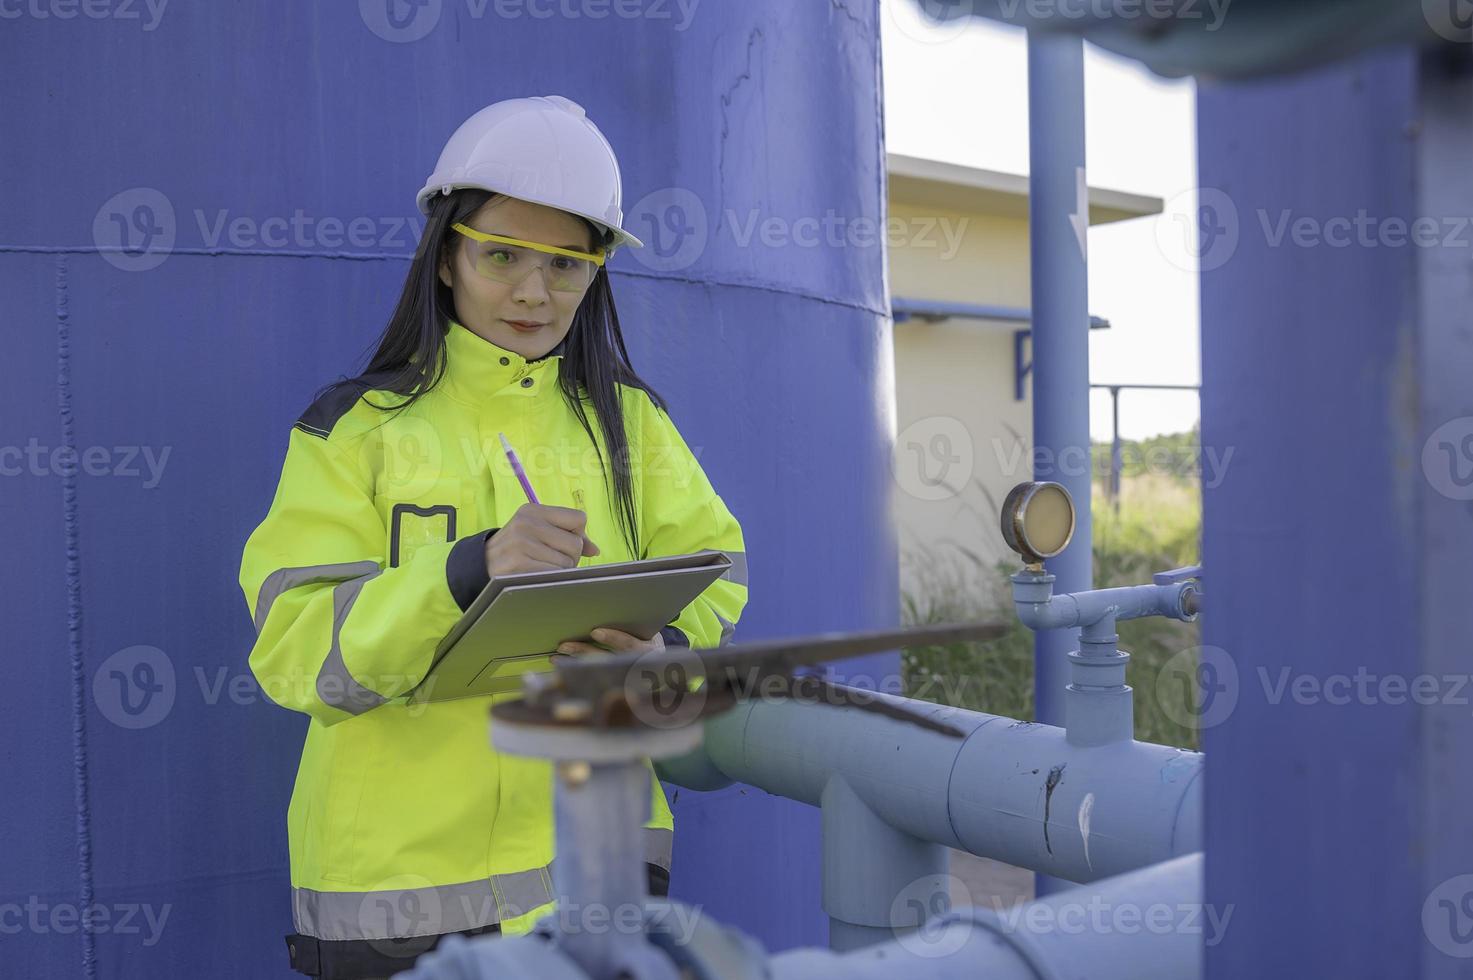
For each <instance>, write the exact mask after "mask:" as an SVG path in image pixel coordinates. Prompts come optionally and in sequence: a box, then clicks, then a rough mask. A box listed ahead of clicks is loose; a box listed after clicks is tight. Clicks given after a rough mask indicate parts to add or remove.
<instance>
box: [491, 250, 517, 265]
mask: <svg viewBox="0 0 1473 980" xmlns="http://www.w3.org/2000/svg"><path fill="white" fill-rule="evenodd" d="M486 258H487V259H488V260H489V261H491V262H492V263H494V264H495V265H510V264H511V263H512V261H513V260H515V258H516V256H514V255H512V253H511V252H509V251H507V250H506V249H504V248H496V249H492V250H491V251H489V252H487V253H486Z"/></svg>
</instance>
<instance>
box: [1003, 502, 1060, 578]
mask: <svg viewBox="0 0 1473 980" xmlns="http://www.w3.org/2000/svg"><path fill="white" fill-rule="evenodd" d="M1072 537H1074V499H1073V498H1072V497H1070V496H1069V491H1068V490H1067V489H1065V488H1064V486H1063V484H1060V483H1020V484H1018V485H1017V486H1016V487H1013V489H1011V490H1009V491H1008V496H1007V499H1006V500H1004V501H1003V504H1002V539H1003V540H1004V541H1006V542H1007V545H1008V547H1009V548H1012V549H1013V550H1014V551H1016V552H1017V553H1018V554H1020V555H1022V556H1023V560H1024V561H1025V562H1027V563H1028V564H1029V565H1042V564H1043V560H1044V559H1045V558H1052V557H1054V555H1057V554H1058V553H1059V552H1061V551H1063V550H1064V549H1065V548H1066V547H1068V545H1069V539H1070V538H1072Z"/></svg>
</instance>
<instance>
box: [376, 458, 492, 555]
mask: <svg viewBox="0 0 1473 980" xmlns="http://www.w3.org/2000/svg"><path fill="white" fill-rule="evenodd" d="M466 503H467V502H466V500H465V498H464V495H463V492H462V488H461V486H460V482H459V481H457V480H441V481H437V482H436V484H435V485H434V486H433V487H432V488H428V489H426V490H425V491H424V492H423V493H419V494H415V495H414V499H412V500H401V499H394V498H392V497H390V498H383V499H381V500H380V501H379V502H378V506H379V512H380V513H381V514H383V516H384V527H385V532H386V539H385V541H384V549H385V550H384V554H385V555H386V556H387V558H388V567H389V568H398V567H399V566H401V565H407V564H409V562H410V560H411V559H413V557H414V553H415V552H416V551H418V550H419V549H420V548H422V547H424V546H425V545H428V544H445V543H447V542H450V541H454V540H456V539H457V538H458V537H460V536H461V535H463V534H467V533H469V532H470V531H471V530H473V529H472V528H471V527H470V515H469V514H467V512H466Z"/></svg>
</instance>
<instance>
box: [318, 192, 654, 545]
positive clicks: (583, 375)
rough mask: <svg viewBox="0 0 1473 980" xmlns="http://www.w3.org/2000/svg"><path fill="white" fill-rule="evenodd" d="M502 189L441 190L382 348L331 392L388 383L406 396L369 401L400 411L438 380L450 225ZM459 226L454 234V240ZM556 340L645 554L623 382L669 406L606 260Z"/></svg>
mask: <svg viewBox="0 0 1473 980" xmlns="http://www.w3.org/2000/svg"><path fill="white" fill-rule="evenodd" d="M499 196H501V195H497V194H493V193H491V192H489V191H483V190H475V189H461V190H457V191H454V192H452V193H451V194H448V195H437V196H436V197H435V198H434V202H433V204H432V206H431V209H430V214H429V219H428V221H427V222H426V223H425V229H424V233H423V234H422V235H421V236H420V239H419V245H418V247H417V248H416V249H415V252H414V260H413V262H411V263H410V266H409V273H408V275H406V276H405V279H404V291H403V292H402V293H400V294H399V302H398V304H397V305H396V306H395V307H394V312H393V315H391V316H390V317H389V323H388V326H386V327H385V328H384V332H383V334H382V336H381V337H380V338H379V341H378V345H377V349H376V350H375V351H374V353H373V355H372V357H370V358H369V361H368V366H367V367H366V368H364V369H363V371H362V373H360V374H359V375H358V376H357V377H354V378H346V379H343V380H341V381H337V382H335V383H333V384H331V385H328V386H327V388H326V389H324V391H330V390H332V389H333V388H336V387H339V386H341V385H356V386H358V387H359V388H361V389H363V390H364V391H365V392H366V391H367V390H370V389H371V390H374V391H391V392H394V393H395V394H397V395H400V396H404V400H402V401H396V403H395V404H393V405H375V404H374V403H373V402H372V401H369V404H370V405H373V407H374V408H377V409H380V410H384V411H393V412H396V413H397V412H399V411H402V410H404V409H405V408H408V407H409V406H410V405H412V404H413V403H414V402H416V401H418V400H419V399H420V398H422V397H424V396H425V395H426V394H428V393H429V392H430V391H431V390H433V389H434V388H435V386H436V385H438V384H439V383H440V381H441V379H442V378H443V377H444V374H445V368H446V358H445V356H444V353H445V333H446V331H447V330H448V329H449V325H450V320H451V319H452V318H453V317H454V315H455V302H454V297H453V293H452V292H451V290H450V288H449V287H447V286H446V285H445V284H444V283H443V282H441V281H440V276H439V268H440V259H441V256H442V255H446V249H453V248H455V247H456V245H457V244H458V240H459V237H458V235H456V232H455V231H454V229H453V228H451V225H453V224H455V223H456V222H463V221H465V220H466V219H467V218H468V217H469V216H470V215H471V214H473V213H474V212H476V211H478V210H479V209H480V208H482V207H483V206H485V205H486V204H487V203H488V202H489V201H491V200H492V199H494V198H496V197H499ZM584 223H585V224H587V225H588V227H589V229H590V231H591V232H592V234H593V236H594V241H595V242H597V243H598V246H600V247H607V246H608V244H609V243H610V242H611V241H612V239H613V236H612V234H609V233H606V232H604V231H603V230H602V229H600V228H599V227H598V226H596V225H594V224H593V223H592V222H590V221H587V220H586V219H584ZM453 235H455V236H456V238H457V241H456V242H452V241H450V238H451V236H453ZM452 254H453V253H452ZM559 349H560V350H561V353H562V361H561V363H560V365H559V367H558V387H559V388H560V389H561V390H562V394H563V400H564V401H565V402H567V404H568V407H569V408H571V409H572V411H573V413H574V415H576V416H577V418H578V421H579V423H580V424H581V425H582V426H583V431H584V432H586V433H587V434H588V438H589V441H590V442H592V443H593V447H594V451H595V453H597V455H598V460H599V466H600V468H601V469H602V470H603V472H604V481H605V484H608V483H609V480H610V477H611V476H612V487H611V490H612V493H611V494H610V499H612V500H615V501H617V505H616V511H617V513H616V515H615V516H616V518H617V519H618V521H619V525H620V529H621V531H622V532H623V534H624V540H625V543H626V544H627V545H628V547H629V553H630V554H631V555H634V556H635V557H636V558H639V557H643V555H642V554H641V551H640V548H639V544H638V542H639V515H638V512H637V510H636V508H635V503H634V490H633V484H632V480H631V477H630V466H629V440H628V437H627V435H626V434H625V431H624V414H623V411H622V409H621V400H620V392H619V385H621V384H622V385H628V386H630V387H633V388H639V389H641V390H643V391H644V392H646V393H647V394H648V395H649V397H650V401H652V402H653V403H654V404H655V405H656V406H657V407H658V408H659V410H660V411H662V412H666V411H668V408H667V406H666V404H665V400H664V399H663V398H661V397H660V396H659V394H658V393H656V392H655V390H654V388H652V387H650V385H648V384H647V383H645V381H644V380H643V379H641V378H640V377H639V375H638V374H636V373H635V371H634V366H633V364H631V363H630V360H629V351H628V350H627V349H626V348H625V346H624V334H623V332H622V331H621V330H620V329H619V313H618V311H617V310H616V309H615V308H614V294H613V291H612V289H610V287H609V274H608V269H607V267H606V266H600V267H599V269H598V272H597V273H596V274H595V275H594V277H593V281H592V282H591V283H590V284H589V287H588V291H587V292H586V293H584V295H583V301H582V302H581V303H580V304H579V306H578V310H577V312H576V313H574V315H573V325H572V327H571V328H570V329H569V330H568V334H567V336H566V337H565V338H563V341H562V343H561V344H560V345H559V348H555V350H559ZM585 398H586V399H587V400H588V401H589V402H590V403H591V405H592V407H593V410H594V414H595V415H597V417H598V422H599V428H600V429H601V430H602V432H603V437H604V443H605V445H606V446H607V448H608V452H609V456H610V460H609V464H610V465H606V464H605V463H604V459H603V452H602V451H601V450H599V448H598V440H597V439H595V438H594V437H593V428H592V427H591V426H590V424H589V421H588V415H587V412H586V411H585V407H584V400H585ZM365 400H366V399H365Z"/></svg>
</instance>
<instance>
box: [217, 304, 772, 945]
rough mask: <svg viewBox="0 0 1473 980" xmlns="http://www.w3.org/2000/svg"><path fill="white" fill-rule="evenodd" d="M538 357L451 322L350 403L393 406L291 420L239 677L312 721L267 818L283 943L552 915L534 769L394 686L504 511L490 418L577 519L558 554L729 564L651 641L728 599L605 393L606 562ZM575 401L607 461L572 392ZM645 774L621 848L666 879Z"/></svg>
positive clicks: (549, 366)
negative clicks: (616, 435)
mask: <svg viewBox="0 0 1473 980" xmlns="http://www.w3.org/2000/svg"><path fill="white" fill-rule="evenodd" d="M561 360H562V357H561V355H559V354H551V355H548V356H546V357H542V358H539V359H537V360H535V361H528V360H526V359H524V358H522V357H520V356H519V355H517V354H516V353H514V352H512V351H509V350H504V349H503V348H501V347H498V346H496V345H494V344H492V343H490V342H489V341H486V340H484V339H483V338H481V337H479V336H477V335H476V334H474V333H472V332H471V331H469V330H467V329H466V328H465V327H464V326H462V325H460V324H458V323H454V322H451V323H450V324H449V327H448V332H447V334H446V375H445V377H444V378H443V379H442V381H441V382H440V384H439V385H437V386H436V387H435V388H433V389H432V390H431V391H430V392H429V393H427V394H426V395H424V396H422V397H421V398H420V399H419V400H418V401H416V402H415V403H414V404H413V405H411V406H409V407H408V408H406V409H404V411H403V412H401V413H398V414H394V413H388V412H382V411H380V410H378V409H376V408H374V407H373V405H371V404H369V402H372V403H373V404H376V405H387V406H392V405H398V404H402V403H403V402H404V401H406V400H407V399H405V398H403V397H402V396H398V395H395V394H393V393H392V392H387V391H376V390H374V389H373V388H372V385H371V382H370V383H368V384H366V385H364V386H361V387H356V388H355V387H351V386H350V387H348V388H346V389H344V388H339V389H337V390H336V391H335V392H330V393H328V394H326V395H324V396H323V397H322V398H319V399H318V400H317V401H316V402H314V403H313V404H312V405H311V406H310V407H309V408H308V409H307V411H306V412H305V413H304V414H303V415H302V417H301V418H300V419H299V420H298V421H297V423H296V425H295V426H293V428H292V430H291V432H290V436H289V440H288V443H287V450H286V459H285V462H284V463H283V466H282V472H281V480H280V483H279V485H278V487H277V490H276V496H275V499H274V500H273V501H272V503H271V508H270V511H269V512H268V513H267V515H266V518H265V520H264V521H262V523H261V524H260V526H259V527H257V528H256V529H255V531H254V532H252V534H251V536H250V538H249V540H248V541H247V542H246V545H245V551H244V555H243V558H242V561H241V568H240V585H241V589H242V590H243V591H244V593H245V599H246V602H247V604H248V606H249V609H250V612H251V614H252V616H253V618H254V622H255V627H256V633H257V636H256V641H255V645H254V647H253V648H252V650H251V653H250V667H251V670H252V672H253V673H254V674H255V676H256V678H257V680H258V681H259V683H260V685H261V688H262V691H263V692H264V693H265V694H266V696H267V697H269V698H270V699H271V700H273V701H275V702H276V703H278V704H281V705H283V706H285V707H288V708H292V709H295V710H297V711H302V712H305V713H306V714H308V715H310V716H311V722H310V723H309V726H308V729H307V737H306V743H305V745H304V747H303V749H302V758H301V763H300V766H299V768H298V770H297V779H296V784H295V787H294V790H293V792H292V799H291V805H290V808H289V810H288V815H287V823H288V836H289V842H290V852H291V881H292V892H293V903H292V906H293V917H294V921H295V924H296V928H297V932H299V933H301V934H303V935H307V936H316V937H318V938H319V939H326V940H365V939H366V940H375V939H391V938H402V937H406V936H430V935H436V934H441V933H451V932H459V931H462V930H465V929H472V928H476V927H480V926H485V925H488V924H490V923H495V922H499V923H501V928H502V930H503V932H506V933H509V934H515V933H517V932H522V931H525V930H526V929H527V928H530V926H531V924H532V923H533V922H535V920H536V919H537V918H539V917H541V915H543V914H545V913H547V912H548V911H550V910H551V909H552V908H553V907H554V897H553V892H552V883H551V877H550V868H549V865H550V863H551V861H552V859H553V851H554V835H553V810H552V790H553V782H552V780H553V777H552V770H551V766H550V764H549V763H548V762H546V761H544V760H539V759H530V758H525V757H518V756H511V755H504V754H500V753H497V752H495V751H494V750H493V749H492V748H491V744H490V739H489V729H488V724H489V717H488V707H489V705H490V703H491V699H488V698H467V699H463V700H456V701H444V702H438V703H430V704H417V705H410V704H409V703H408V702H407V701H406V700H405V698H404V697H403V695H405V694H406V693H407V692H408V691H410V690H411V689H412V688H413V687H414V686H415V685H416V684H418V683H419V682H420V681H421V680H422V679H423V678H424V676H425V673H426V672H427V670H428V668H429V665H430V661H431V659H432V655H433V653H434V650H435V647H436V646H437V645H438V643H439V642H440V640H441V638H443V637H444V635H445V634H446V632H448V631H449V629H450V628H451V626H452V625H454V623H455V622H456V620H457V619H459V618H460V616H461V613H462V612H463V611H464V610H465V609H466V608H467V607H468V606H469V604H470V602H471V601H472V600H473V599H474V598H475V596H476V595H477V594H478V593H479V592H480V591H481V589H482V588H483V587H484V586H485V584H486V582H487V573H486V563H485V557H484V550H485V546H484V542H485V539H486V537H487V535H488V533H494V529H497V528H500V527H502V526H504V525H505V524H506V522H507V521H508V520H510V518H511V516H512V515H513V514H514V513H515V512H516V510H517V508H518V507H520V506H522V505H523V504H525V503H526V502H527V497H526V494H525V493H524V492H523V490H522V487H521V485H520V483H519V482H518V481H517V479H516V477H515V475H514V474H513V473H512V471H511V468H510V466H509V464H508V463H507V460H506V457H505V454H504V453H503V451H502V449H501V443H500V440H499V438H498V433H505V434H506V437H507V439H508V440H509V441H510V442H511V444H512V446H513V447H514V448H515V449H516V450H517V453H518V455H519V457H520V458H521V461H522V464H523V467H524V469H525V470H526V472H527V476H528V479H529V480H530V482H531V484H532V487H533V489H534V490H535V491H536V493H537V496H538V498H539V500H540V501H541V502H542V503H544V504H555V505H558V506H563V507H574V508H577V509H579V510H583V511H585V512H586V513H587V515H588V524H587V534H588V536H589V537H590V538H592V539H593V541H594V542H595V543H596V544H597V545H598V546H599V548H600V549H601V554H599V555H597V556H595V557H584V558H582V559H581V561H580V564H585V565H586V564H595V563H604V562H614V561H629V560H632V559H636V558H646V557H656V556H661V555H674V554H686V553H690V552H695V551H700V550H702V549H706V548H711V549H715V550H719V551H723V552H725V553H726V554H727V555H728V556H729V557H730V558H731V560H732V568H731V569H730V570H729V571H728V572H727V573H726V575H724V576H723V577H722V578H720V579H718V580H717V581H716V582H714V583H712V584H711V585H710V586H709V587H708V588H707V589H706V590H705V591H704V592H703V593H702V594H701V595H700V596H699V597H698V598H697V599H696V600H695V601H694V602H692V603H691V604H690V605H688V606H687V607H686V608H685V609H684V610H683V611H682V612H681V614H680V616H679V617H678V618H677V619H676V620H675V621H674V623H673V624H672V626H673V627H674V628H675V630H678V631H679V633H678V634H676V633H673V632H672V631H670V630H667V631H666V635H667V637H674V636H677V635H683V637H684V638H685V639H686V640H687V641H688V642H689V645H690V646H693V647H697V648H701V647H716V646H720V645H722V644H723V643H725V642H727V641H728V640H729V639H730V638H731V636H732V632H733V627H734V624H735V623H736V622H737V619H738V617H739V616H740V614H741V611H742V608H743V606H745V605H746V601H747V579H746V551H745V545H744V543H743V539H742V530H741V527H740V526H739V524H738V523H737V521H736V519H735V518H734V517H733V516H732V514H731V512H730V511H729V510H728V509H727V507H726V505H725V504H724V503H723V502H722V500H721V498H720V497H719V496H717V494H716V492H715V490H714V489H713V488H712V486H711V483H710V481H709V480H708V479H707V477H706V475H705V473H704V471H703V470H702V469H701V467H700V465H699V463H698V462H697V461H696V458H695V455H694V454H693V453H692V452H691V450H690V448H689V447H688V446H687V445H686V443H685V441H684V439H682V438H681V436H680V433H679V432H678V431H677V430H676V428H675V426H674V424H673V423H672V422H671V421H670V419H669V417H668V416H667V415H666V414H665V413H663V412H661V411H659V410H658V409H657V408H656V407H655V405H654V403H653V402H651V401H650V398H649V396H648V395H647V394H646V393H645V392H643V391H641V390H640V389H637V388H633V387H627V386H621V396H622V401H623V413H624V424H625V431H626V433H627V436H628V440H629V450H630V451H629V456H628V462H627V464H626V465H628V466H629V467H630V470H631V474H632V480H633V485H634V493H635V503H636V508H637V513H638V515H639V536H640V539H641V540H640V542H639V545H640V547H639V551H640V553H639V554H630V553H629V550H628V548H627V547H626V545H625V542H624V536H623V534H622V533H621V531H620V528H619V524H618V521H617V517H616V511H615V509H614V507H615V505H614V504H612V503H611V500H612V499H613V498H612V494H611V492H610V488H609V485H608V484H607V483H606V481H605V478H604V475H603V474H604V471H603V470H602V469H600V464H599V460H598V457H597V456H596V455H595V453H594V449H593V444H592V442H591V441H590V439H589V437H588V434H587V433H586V432H585V431H584V429H583V427H582V426H581V425H580V424H579V422H578V420H577V418H576V416H575V415H574V414H573V412H572V410H571V409H570V408H569V407H568V405H567V403H566V401H565V400H564V398H563V395H562V393H561V391H560V390H559V389H558V385H557V377H558V365H559V363H560V362H561ZM584 406H585V411H586V413H587V416H588V419H589V424H590V425H591V426H592V428H593V431H594V433H595V437H596V438H597V440H598V444H599V451H600V452H601V453H602V458H603V461H604V463H603V465H604V466H605V467H606V466H608V465H609V453H608V450H607V447H605V446H604V444H603V437H602V432H601V431H600V429H599V425H598V420H597V416H596V415H595V414H594V412H593V408H592V402H591V401H590V400H587V399H586V395H585V401H584ZM615 462H616V465H617V464H618V461H615ZM508 696H513V695H508ZM498 697H499V696H498ZM651 782H652V799H651V805H652V808H651V813H652V818H651V820H650V821H649V822H648V823H647V824H646V825H645V830H644V834H645V836H646V839H645V840H644V842H643V848H644V857H645V860H646V861H648V862H650V863H652V864H657V865H660V866H661V867H664V868H666V869H667V870H668V868H669V866H670V850H671V836H672V832H673V821H672V819H671V815H670V809H669V807H668V806H667V805H666V802H665V796H664V793H663V791H662V789H661V787H660V785H659V783H658V781H656V780H654V779H653V778H652V779H651Z"/></svg>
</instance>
